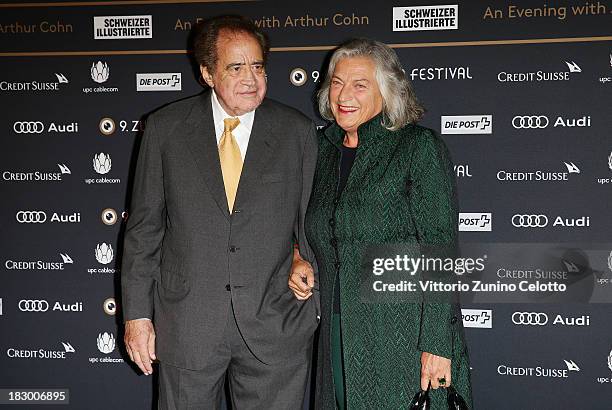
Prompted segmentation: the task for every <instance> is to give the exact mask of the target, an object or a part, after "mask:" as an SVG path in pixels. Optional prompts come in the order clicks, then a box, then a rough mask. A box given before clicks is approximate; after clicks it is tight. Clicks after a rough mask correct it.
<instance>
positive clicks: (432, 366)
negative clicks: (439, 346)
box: [421, 352, 451, 390]
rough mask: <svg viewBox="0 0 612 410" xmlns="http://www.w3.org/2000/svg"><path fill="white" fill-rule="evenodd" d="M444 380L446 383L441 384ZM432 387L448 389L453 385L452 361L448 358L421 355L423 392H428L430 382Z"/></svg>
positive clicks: (427, 354) (424, 353)
mask: <svg viewBox="0 0 612 410" xmlns="http://www.w3.org/2000/svg"><path fill="white" fill-rule="evenodd" d="M440 379H444V381H445V383H440ZM430 381H431V387H432V388H433V389H437V388H438V387H448V386H450V385H451V361H450V359H447V358H446V357H442V356H436V355H435V354H432V353H428V352H423V353H421V390H427V387H428V386H429V382H430Z"/></svg>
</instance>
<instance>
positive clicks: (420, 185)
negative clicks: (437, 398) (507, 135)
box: [409, 130, 458, 358]
mask: <svg viewBox="0 0 612 410" xmlns="http://www.w3.org/2000/svg"><path fill="white" fill-rule="evenodd" d="M415 144H416V147H415V149H414V153H413V157H412V161H411V165H410V174H411V180H412V185H411V189H410V195H409V198H410V199H409V202H410V212H411V215H412V216H413V223H414V226H415V228H416V232H417V239H418V242H419V243H420V244H421V245H425V246H427V245H434V248H436V249H442V250H443V251H442V252H450V250H452V249H454V248H455V247H456V242H457V230H458V223H457V216H458V215H457V207H456V197H455V188H454V185H455V184H454V181H455V179H454V174H453V167H452V163H451V161H450V157H449V154H448V150H447V148H446V145H445V144H444V142H443V141H442V139H441V138H440V137H439V136H437V135H436V134H435V133H433V132H432V131H430V130H424V131H423V132H421V133H419V135H418V136H417V139H416V141H415ZM436 253H438V252H436ZM435 256H442V257H445V256H453V255H448V254H447V255H440V254H439V253H438V254H437V255H435ZM438 275H440V274H439V273H438ZM444 275H452V273H448V274H444ZM435 279H436V280H440V281H446V280H450V279H452V278H451V277H439V276H438V277H436V278H435ZM454 313H455V306H454V305H453V304H452V303H445V302H439V301H436V302H432V301H429V302H428V301H427V295H424V300H423V302H422V305H421V320H420V331H419V339H418V348H419V350H421V351H424V352H429V353H433V354H435V355H437V356H444V357H446V358H451V356H452V349H453V346H452V344H453V330H454V328H453V327H454V326H455V324H456V322H457V320H458V319H457V317H456V316H455V315H454Z"/></svg>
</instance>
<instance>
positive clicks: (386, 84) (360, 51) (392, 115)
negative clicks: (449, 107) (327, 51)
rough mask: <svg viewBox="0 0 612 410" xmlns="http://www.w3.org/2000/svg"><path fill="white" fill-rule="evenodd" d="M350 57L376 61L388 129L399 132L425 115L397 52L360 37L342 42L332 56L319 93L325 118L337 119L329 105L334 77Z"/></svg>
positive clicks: (383, 110)
mask: <svg viewBox="0 0 612 410" xmlns="http://www.w3.org/2000/svg"><path fill="white" fill-rule="evenodd" d="M350 57H367V58H370V59H371V60H372V61H373V62H374V66H375V67H376V68H375V73H374V75H375V78H376V81H377V83H378V88H379V89H380V93H381V94H382V100H383V106H382V112H383V121H382V125H383V126H384V127H385V128H387V129H388V130H391V131H396V130H399V129H400V128H402V127H404V126H405V125H407V124H410V123H415V122H417V121H419V120H420V119H421V117H423V113H424V112H425V110H424V109H423V107H422V106H421V104H420V103H419V101H418V100H417V98H416V94H415V93H414V90H413V88H412V85H411V84H410V81H409V80H408V78H407V77H406V73H405V72H404V69H403V68H402V64H401V63H400V61H399V58H398V57H397V54H396V53H395V51H393V49H391V47H389V46H387V45H386V44H383V43H381V42H379V41H374V40H369V39H362V38H359V39H354V40H350V41H348V42H346V43H344V44H342V45H340V47H338V48H337V49H336V50H335V51H334V53H333V54H332V56H331V59H330V61H329V67H328V69H327V75H326V77H325V80H324V81H323V84H322V85H321V89H320V90H319V92H318V93H317V98H318V101H319V112H320V114H321V116H322V117H323V118H325V119H327V120H330V121H332V120H333V119H334V117H333V114H332V111H331V107H330V105H329V87H330V84H331V77H332V75H333V73H334V69H335V68H336V64H337V63H338V61H340V60H341V59H343V58H350Z"/></svg>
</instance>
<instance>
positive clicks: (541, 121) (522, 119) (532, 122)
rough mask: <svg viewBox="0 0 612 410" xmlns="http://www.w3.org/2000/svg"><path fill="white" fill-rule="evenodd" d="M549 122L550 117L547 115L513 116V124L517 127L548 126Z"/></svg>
mask: <svg viewBox="0 0 612 410" xmlns="http://www.w3.org/2000/svg"><path fill="white" fill-rule="evenodd" d="M548 123H549V121H548V117H547V116H545V115H517V116H516V117H514V118H512V126H513V127H514V128H517V129H521V128H546V127H548Z"/></svg>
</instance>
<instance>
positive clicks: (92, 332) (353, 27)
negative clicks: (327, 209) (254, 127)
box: [0, 0, 612, 409]
mask: <svg viewBox="0 0 612 410" xmlns="http://www.w3.org/2000/svg"><path fill="white" fill-rule="evenodd" d="M113 3H115V4H113ZM450 3H451V4H448V3H445V2H439V3H435V2H431V1H429V0H423V1H418V2H413V1H404V2H402V1H393V2H385V1H382V2H381V1H378V2H372V1H364V0H358V1H355V0H353V1H334V2H322V1H321V2H319V1H317V2H306V3H304V2H295V3H294V2H274V1H265V0H264V1H226V2H225V1H207V0H201V1H198V0H189V1H187V0H185V1H180V0H161V1H121V2H102V1H100V2H95V1H92V2H78V3H76V2H75V3H72V2H67V3H66V2H62V3H60V2H57V3H53V2H51V3H44V4H43V3H29V2H28V1H22V2H20V3H14V4H9V3H3V4H0V10H1V11H0V104H1V106H2V115H1V117H0V135H1V136H2V139H3V149H2V150H1V151H0V187H1V190H2V202H1V205H0V230H1V232H2V238H3V241H2V247H1V251H0V259H1V269H2V271H1V273H0V274H1V276H2V277H1V282H0V283H1V285H0V334H1V337H0V388H1V389H3V390H1V392H2V393H1V394H0V397H1V398H0V405H3V404H7V403H13V404H14V403H21V404H23V406H25V407H27V408H29V407H31V406H32V404H29V403H34V402H44V403H46V404H47V405H51V406H52V407H54V405H53V403H55V405H57V408H66V407H69V408H75V409H108V408H126V409H127V408H129V409H149V408H151V406H152V402H153V401H154V397H153V393H152V391H153V388H152V386H153V381H155V377H152V378H151V377H145V376H142V375H140V374H139V373H138V372H136V371H135V369H134V366H131V365H130V364H129V363H127V356H126V353H125V349H124V348H123V346H122V342H121V340H122V329H121V325H120V322H121V320H120V311H121V305H120V297H121V295H120V294H119V287H118V283H119V276H120V272H119V267H120V263H119V261H120V259H121V247H122V243H121V237H122V231H123V227H124V225H125V221H126V219H127V218H128V214H129V208H128V206H129V191H130V181H131V178H130V177H131V173H132V171H133V169H134V165H135V152H136V149H137V147H138V141H139V136H140V134H141V131H142V130H143V129H144V128H145V127H146V114H147V113H149V112H151V110H153V109H154V108H156V107H159V106H161V105H163V104H166V103H168V102H170V101H174V100H176V99H179V98H183V97H186V96H189V95H192V94H195V93H198V92H200V91H201V90H202V87H201V85H200V84H199V82H198V78H197V75H195V74H194V73H195V72H196V71H195V69H194V66H193V64H192V62H191V59H190V54H189V53H188V52H187V51H186V50H187V49H188V48H189V36H190V30H191V29H192V27H193V26H194V24H195V23H197V22H198V21H199V20H201V19H203V18H206V17H210V16H213V15H217V14H222V13H240V14H244V15H246V16H249V17H250V18H252V19H253V20H254V21H255V22H256V24H258V25H259V26H260V27H262V28H263V29H265V31H267V32H268V33H269V35H270V38H271V40H272V45H273V47H274V48H273V50H272V53H271V56H270V62H269V67H268V69H267V70H268V76H269V83H268V85H269V93H268V95H269V96H270V97H273V98H276V99H278V100H280V101H282V102H285V103H287V104H290V105H292V106H295V107H297V108H299V109H301V110H302V111H303V112H305V113H306V114H307V115H309V116H311V117H312V118H314V119H315V120H316V121H317V123H318V124H319V125H324V121H323V120H322V119H321V118H320V117H318V116H317V114H316V111H315V107H314V104H313V95H314V92H315V90H316V89H317V86H318V85H319V82H320V81H321V79H322V78H323V74H322V70H323V68H324V64H325V60H326V56H327V55H328V53H329V50H330V49H331V48H332V47H333V46H334V45H337V44H338V43H340V42H341V41H342V40H344V39H347V38H350V37H355V36H366V37H371V38H375V39H378V40H380V41H383V42H386V43H388V44H390V45H392V47H394V48H395V49H396V51H397V52H398V54H399V56H400V57H401V60H402V62H403V64H404V67H405V71H406V75H407V76H408V77H409V78H410V79H411V80H412V81H413V83H414V86H415V88H416V91H417V94H418V96H419V97H420V98H421V100H422V102H423V103H424V105H425V106H426V107H427V109H428V112H427V114H426V117H425V119H424V120H423V124H424V125H426V126H428V127H431V128H433V129H434V130H436V131H437V132H440V133H441V134H442V136H443V138H444V139H445V141H446V142H447V144H448V146H449V148H450V151H451V153H452V156H453V160H454V163H455V171H456V175H457V183H458V192H459V199H460V209H461V222H460V230H461V240H462V241H463V242H516V243H531V242H555V243H561V242H582V243H589V242H606V241H608V240H609V237H610V232H612V217H611V216H610V212H609V206H610V200H611V199H612V139H611V134H610V130H611V129H612V116H611V115H610V107H611V103H612V98H611V95H612V33H611V32H610V27H612V4H611V3H610V2H604V1H579V0H565V1H560V2H553V3H554V4H544V3H543V2H528V1H522V0H517V1H514V2H504V1H479V2H473V1H472V2H468V1H465V2H463V1H461V2H460V1H455V2H450ZM548 3H551V2H548ZM289 132H290V131H289ZM610 267H611V268H612V263H610ZM507 268H508V269H507V270H505V271H504V272H512V270H513V269H526V268H530V269H537V267H534V266H531V267H529V266H524V264H521V263H520V261H517V263H516V266H509V267H507ZM502 276H503V275H502ZM500 278H501V276H500ZM502 279H503V278H502ZM464 308H465V309H464V311H463V320H464V323H465V325H466V326H467V329H466V334H467V338H468V342H469V348H470V354H471V360H472V367H473V369H472V375H473V386H474V398H475V407H476V408H478V409H519V408H520V409H527V408H529V409H535V408H537V409H566V408H567V409H569V408H591V409H604V408H606V409H607V408H610V407H609V406H610V402H612V384H611V380H612V352H611V350H612V334H611V333H610V313H611V311H610V308H609V305H604V304H599V305H596V304H586V303H583V304H578V303H575V304H523V305H512V304H471V305H466V306H464ZM202 320H206V319H205V318H203V319H202ZM415 390H416V386H415ZM28 391H29V393H28ZM26 403H28V404H26ZM60 403H64V405H60Z"/></svg>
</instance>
